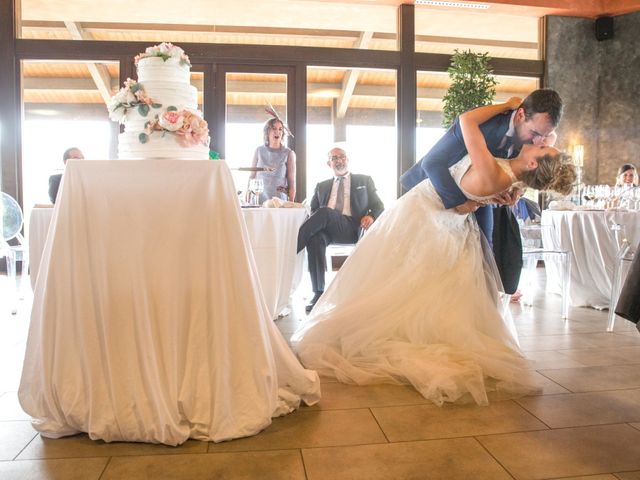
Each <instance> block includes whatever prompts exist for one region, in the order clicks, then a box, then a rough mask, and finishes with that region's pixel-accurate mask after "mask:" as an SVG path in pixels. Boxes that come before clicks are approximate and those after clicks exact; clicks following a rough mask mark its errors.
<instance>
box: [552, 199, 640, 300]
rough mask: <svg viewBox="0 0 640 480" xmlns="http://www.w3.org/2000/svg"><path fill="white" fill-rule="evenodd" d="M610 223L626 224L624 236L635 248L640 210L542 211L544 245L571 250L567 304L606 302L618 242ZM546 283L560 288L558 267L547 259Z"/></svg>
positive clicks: (554, 288)
mask: <svg viewBox="0 0 640 480" xmlns="http://www.w3.org/2000/svg"><path fill="white" fill-rule="evenodd" d="M612 223H619V224H623V225H625V227H626V234H627V238H628V239H629V241H630V243H631V245H632V246H633V247H634V248H635V247H636V246H637V245H638V242H639V241H640V212H622V211H552V210H545V211H543V212H542V224H543V225H551V226H552V228H543V230H542V232H543V242H544V246H545V248H562V249H565V250H568V251H570V252H571V253H572V259H571V261H572V265H571V285H570V288H569V292H570V293H569V297H570V304H571V305H573V306H576V307H580V306H590V307H595V308H605V307H608V306H609V297H610V295H611V279H612V278H613V268H614V265H615V257H616V253H617V252H618V246H617V244H616V241H615V237H614V235H613V231H612V230H611V224H612ZM546 271H547V287H548V289H549V290H551V291H555V292H557V293H559V292H560V276H559V270H558V268H557V266H556V265H554V264H553V263H552V262H547V264H546Z"/></svg>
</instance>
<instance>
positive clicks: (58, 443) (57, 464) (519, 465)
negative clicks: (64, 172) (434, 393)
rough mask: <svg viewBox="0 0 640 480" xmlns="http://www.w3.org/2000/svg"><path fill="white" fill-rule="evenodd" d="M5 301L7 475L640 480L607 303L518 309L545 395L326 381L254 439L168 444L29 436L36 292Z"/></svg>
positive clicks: (633, 372) (625, 344)
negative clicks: (443, 393) (22, 385)
mask: <svg viewBox="0 0 640 480" xmlns="http://www.w3.org/2000/svg"><path fill="white" fill-rule="evenodd" d="M541 278H542V277H541ZM0 280H2V281H4V280H6V277H0ZM0 292H5V294H6V292H7V285H6V283H2V282H0ZM4 300H6V298H2V296H1V294H0V309H1V311H0V365H2V369H1V370H0V479H2V480H4V479H11V480H13V479H16V480H18V479H36V480H39V479H64V480H72V479H101V480H107V479H109V480H111V479H127V480H135V479H154V480H156V479H189V480H191V479H309V480H316V479H331V480H333V479H367V480H369V479H394V480H395V479H400V480H404V479H447V480H449V479H492V480H493V479H496V480H497V479H566V478H572V479H590V480H615V479H621V480H622V479H624V480H631V479H636V480H640V333H638V331H637V330H636V329H635V327H634V326H633V325H632V324H630V323H629V322H626V321H624V320H622V319H619V320H618V322H617V325H616V329H615V333H606V332H605V325H606V317H607V313H606V312H599V311H596V310H591V309H584V308H574V309H572V310H571V312H570V320H569V321H568V322H563V321H562V320H561V319H560V317H559V312H560V300H559V298H558V297H555V296H552V295H550V296H546V297H545V296H543V295H542V294H538V295H537V297H536V306H535V307H533V308H531V307H529V308H524V307H521V306H519V305H516V306H513V307H512V311H513V314H514V316H515V318H516V323H517V326H518V331H519V334H520V339H521V344H522V348H523V350H524V351H525V352H526V354H527V356H528V357H529V358H530V359H531V360H532V361H533V362H535V363H534V368H535V369H536V370H537V374H538V375H539V376H540V378H541V380H542V381H543V382H544V391H543V392H542V394H541V395H539V396H533V397H526V398H519V399H515V400H513V399H501V398H499V397H496V396H493V398H492V399H491V400H492V401H491V405H490V406H488V407H477V406H475V405H448V406H445V407H442V408H439V407H436V406H434V405H432V404H431V403H428V402H426V401H425V400H424V399H423V398H422V397H421V396H420V395H419V394H417V393H416V392H415V391H414V390H413V389H412V388H409V387H401V386H391V385H378V386H370V387H356V386H349V385H343V384H340V383H336V382H334V381H331V380H326V381H324V382H323V385H322V388H323V391H322V393H323V398H322V401H321V402H320V404H319V405H317V406H314V407H306V408H302V409H300V410H299V411H297V412H295V413H293V414H291V415H289V416H286V417H283V418H277V419H275V420H274V422H273V424H272V425H271V426H270V427H268V428H267V429H266V430H265V431H263V432H262V433H260V434H259V435H256V436H255V437H251V438H246V439H240V440H235V441H231V442H225V443H221V444H213V443H204V442H198V441H189V442H187V443H185V444H184V445H182V446H180V447H176V448H174V447H166V446H159V445H146V444H135V443H112V444H106V443H104V442H100V441H92V440H89V439H88V438H87V436H86V435H78V436H75V437H70V438H64V439H59V440H48V439H44V438H42V437H40V436H39V435H37V434H36V433H35V431H34V430H33V429H32V428H31V426H30V424H29V419H28V417H27V416H26V415H25V414H24V413H23V412H22V410H21V409H20V406H19V404H18V401H17V395H16V390H17V387H18V382H19V375H20V368H21V364H22V355H23V352H24V344H25V338H26V332H27V327H28V317H29V312H28V310H29V303H30V299H29V298H26V299H25V300H24V301H22V302H20V311H19V314H18V315H17V316H12V315H10V314H9V311H8V309H7V308H5V306H6V304H7V302H6V301H4ZM297 302H299V303H295V304H294V306H293V313H292V314H291V315H290V316H289V317H286V318H283V319H281V320H278V326H279V327H280V330H281V331H282V332H283V334H284V335H285V336H287V337H288V336H289V335H290V334H291V333H292V332H293V331H294V330H295V328H296V326H297V325H298V318H300V317H301V316H302V315H303V313H302V312H303V299H298V300H297Z"/></svg>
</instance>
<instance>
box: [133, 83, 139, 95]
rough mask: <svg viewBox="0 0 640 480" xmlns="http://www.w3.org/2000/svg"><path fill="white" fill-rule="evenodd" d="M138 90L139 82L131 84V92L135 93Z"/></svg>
mask: <svg viewBox="0 0 640 480" xmlns="http://www.w3.org/2000/svg"><path fill="white" fill-rule="evenodd" d="M138 90H140V84H139V83H134V84H133V85H131V93H136V92H137V91H138Z"/></svg>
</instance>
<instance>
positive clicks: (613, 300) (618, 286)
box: [607, 223, 635, 332]
mask: <svg viewBox="0 0 640 480" xmlns="http://www.w3.org/2000/svg"><path fill="white" fill-rule="evenodd" d="M611 230H612V231H613V235H614V237H615V239H616V245H618V252H617V253H616V258H615V264H614V266H613V278H612V279H611V297H610V299H609V322H608V324H607V332H613V326H614V325H615V323H616V311H615V310H616V304H617V303H618V298H619V297H620V290H622V284H623V282H624V278H625V277H626V275H627V273H628V272H629V267H630V266H631V262H633V258H634V255H635V251H634V249H633V247H632V246H631V244H630V243H629V240H628V239H627V235H626V231H625V228H624V225H621V224H619V223H614V224H612V226H611Z"/></svg>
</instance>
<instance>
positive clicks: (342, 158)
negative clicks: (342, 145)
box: [329, 155, 347, 162]
mask: <svg viewBox="0 0 640 480" xmlns="http://www.w3.org/2000/svg"><path fill="white" fill-rule="evenodd" d="M346 159H347V156H346V155H331V156H330V157H329V160H331V161H332V162H336V161H338V160H346Z"/></svg>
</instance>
